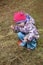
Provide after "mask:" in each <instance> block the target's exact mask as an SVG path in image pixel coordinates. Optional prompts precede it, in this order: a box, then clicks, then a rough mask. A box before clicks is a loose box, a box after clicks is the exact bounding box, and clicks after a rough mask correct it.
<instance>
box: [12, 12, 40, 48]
mask: <svg viewBox="0 0 43 65" xmlns="http://www.w3.org/2000/svg"><path fill="white" fill-rule="evenodd" d="M14 22H15V23H16V24H17V26H13V25H11V28H12V29H13V30H14V31H16V32H17V35H18V37H19V39H20V42H19V43H18V45H19V46H23V47H26V48H27V49H35V48H36V46H37V42H36V41H37V39H38V38H39V34H38V31H37V29H36V26H35V21H34V19H33V18H32V17H31V16H30V15H28V14H25V13H24V12H16V13H14Z"/></svg>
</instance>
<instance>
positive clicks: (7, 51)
mask: <svg viewBox="0 0 43 65" xmlns="http://www.w3.org/2000/svg"><path fill="white" fill-rule="evenodd" d="M15 11H24V12H26V13H29V14H30V15H31V16H32V17H33V18H34V19H35V21H36V26H37V28H38V29H42V30H43V0H25V1H24V0H19V1H18V0H1V1H0V65H43V31H39V34H40V39H39V40H38V44H37V48H36V49H35V50H33V51H27V50H26V49H25V48H21V47H18V45H17V41H18V37H17V34H16V33H14V32H12V30H11V29H10V25H11V24H13V13H14V12H15Z"/></svg>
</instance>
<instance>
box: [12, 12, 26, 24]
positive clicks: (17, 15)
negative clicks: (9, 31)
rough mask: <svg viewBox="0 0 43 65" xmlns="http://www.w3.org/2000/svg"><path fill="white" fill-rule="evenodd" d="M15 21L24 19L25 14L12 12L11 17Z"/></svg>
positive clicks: (18, 21)
mask: <svg viewBox="0 0 43 65" xmlns="http://www.w3.org/2000/svg"><path fill="white" fill-rule="evenodd" d="M13 20H14V22H15V23H21V22H25V21H26V15H25V14H24V13H23V12H16V13H14V18H13Z"/></svg>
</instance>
